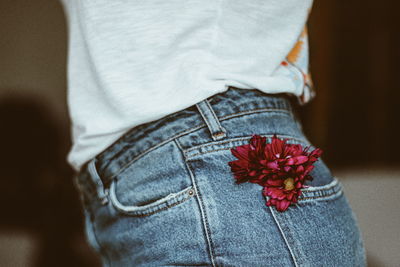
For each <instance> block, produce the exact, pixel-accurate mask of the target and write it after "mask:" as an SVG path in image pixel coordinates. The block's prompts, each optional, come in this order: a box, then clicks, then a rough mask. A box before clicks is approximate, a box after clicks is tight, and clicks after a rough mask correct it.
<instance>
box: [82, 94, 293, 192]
mask: <svg viewBox="0 0 400 267" xmlns="http://www.w3.org/2000/svg"><path fill="white" fill-rule="evenodd" d="M291 101H294V100H292V99H291V98H290V96H289V95H287V94H266V93H264V92H261V91H259V90H258V89H239V88H235V87H229V88H228V90H227V91H225V92H222V93H219V94H216V95H213V96H211V97H209V98H207V99H204V100H203V101H201V102H199V103H197V104H196V105H193V106H190V107H188V108H186V109H183V110H180V111H178V112H175V113H172V114H170V115H168V116H166V117H163V118H161V119H158V120H155V121H151V122H148V123H145V124H141V125H138V126H136V127H133V128H132V129H131V130H129V131H128V132H127V133H125V134H124V135H123V136H122V137H121V138H119V139H118V140H117V141H115V142H114V143H113V144H112V145H110V146H109V147H108V148H106V149H105V150H104V151H103V152H101V153H100V154H98V155H97V156H96V157H95V158H94V159H92V160H91V161H89V162H88V163H86V164H85V165H84V166H83V168H82V170H85V169H86V168H88V165H91V166H94V168H95V169H96V172H97V173H99V174H101V175H100V177H99V178H100V179H101V181H102V183H103V185H104V186H105V187H107V186H108V185H109V183H110V182H111V180H112V179H113V177H114V176H115V175H116V173H118V172H120V171H122V170H121V169H122V168H123V166H127V165H128V164H129V163H130V162H132V161H134V160H135V158H137V157H139V156H140V155H142V154H144V153H146V152H148V151H151V150H152V149H153V148H154V147H155V146H157V145H159V144H161V143H165V142H167V141H170V140H172V139H174V138H177V137H180V136H183V135H185V134H189V133H191V132H193V131H196V130H198V129H200V128H203V127H207V128H208V130H209V137H210V141H211V140H214V141H215V140H219V139H222V138H225V137H226V136H227V133H226V130H225V129H224V128H223V127H222V126H221V123H220V121H222V120H225V119H229V118H230V117H233V116H238V114H239V115H241V114H243V115H244V114H246V113H254V112H265V111H270V110H282V111H287V112H290V113H291V112H292V111H293V110H292V106H293V104H292V103H291ZM177 121H179V123H174V122H177ZM228 134H229V133H228ZM139 142H140V145H139ZM133 144H135V147H134V148H132V145H133ZM128 150H129V151H128ZM89 167H90V166H89ZM92 168H93V167H92Z"/></svg>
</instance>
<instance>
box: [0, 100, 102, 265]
mask: <svg viewBox="0 0 400 267" xmlns="http://www.w3.org/2000/svg"><path fill="white" fill-rule="evenodd" d="M50 115H51V114H50V113H49V110H47V109H46V108H45V104H44V103H41V101H39V100H37V99H36V100H34V99H31V98H21V96H18V97H4V98H2V99H1V100H0V121H1V123H2V127H1V128H2V131H1V132H0V147H1V153H0V162H1V165H2V168H1V171H0V179H1V183H2V185H1V186H0V203H1V204H0V205H1V211H2V216H1V220H0V231H1V232H6V233H7V232H15V231H17V232H18V231H23V232H28V233H30V234H32V235H34V236H35V237H37V239H38V240H37V242H36V243H37V244H38V247H37V248H35V251H37V254H36V255H35V256H34V264H33V266H98V265H99V264H98V263H97V262H96V259H95V258H94V257H93V254H91V251H90V250H87V251H88V253H82V247H81V246H82V244H80V245H79V246H77V244H76V240H81V238H80V237H82V235H83V231H82V229H83V227H82V226H83V223H82V214H81V208H80V203H79V197H78V195H77V192H76V189H75V187H74V186H73V183H72V175H73V172H72V170H71V169H70V168H69V166H68V164H67V163H66V161H65V156H66V151H67V149H68V147H69V136H68V134H63V135H62V136H61V135H60V133H59V132H60V131H59V130H58V128H57V126H56V125H57V123H56V122H55V121H54V120H53V119H52V118H51V116H50ZM15 257H18V255H15Z"/></svg>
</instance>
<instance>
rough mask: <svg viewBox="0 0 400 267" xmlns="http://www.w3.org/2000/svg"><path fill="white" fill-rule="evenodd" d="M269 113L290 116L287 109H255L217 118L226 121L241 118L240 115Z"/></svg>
mask: <svg viewBox="0 0 400 267" xmlns="http://www.w3.org/2000/svg"><path fill="white" fill-rule="evenodd" d="M271 111H272V112H281V113H285V114H290V111H289V110H287V109H277V108H255V109H251V110H245V111H239V112H235V113H231V114H229V115H225V116H221V117H219V119H220V120H226V119H231V118H235V117H239V116H242V115H249V114H253V113H262V112H271Z"/></svg>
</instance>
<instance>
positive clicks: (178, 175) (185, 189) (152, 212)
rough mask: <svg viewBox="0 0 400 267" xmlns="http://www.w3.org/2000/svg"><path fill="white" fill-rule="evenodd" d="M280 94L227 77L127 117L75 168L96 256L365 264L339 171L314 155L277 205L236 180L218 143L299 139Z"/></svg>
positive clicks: (141, 261)
mask: <svg viewBox="0 0 400 267" xmlns="http://www.w3.org/2000/svg"><path fill="white" fill-rule="evenodd" d="M294 114H295V113H294V111H293V106H292V105H291V102H290V100H289V98H288V97H287V96H284V95H268V94H265V93H262V92H261V91H258V90H255V89H253V90H248V89H238V88H234V87H230V88H229V89H228V90H227V91H226V92H223V93H220V94H217V95H214V96H212V97H210V98H208V99H205V100H203V101H201V102H200V103H198V104H197V105H193V106H191V107H189V108H187V109H184V110H181V111H179V112H176V113H173V114H170V115H169V116H167V117H164V118H162V119H160V120H156V121H153V122H149V123H146V124H142V125H140V126H137V127H134V128H133V129H131V130H130V131H129V132H128V133H126V134H125V135H124V136H123V137H121V138H120V139H119V140H117V141H116V142H115V143H114V144H113V145H111V146H110V147H108V148H107V149H106V150H105V151H103V152H102V153H100V154H99V155H97V156H96V157H95V158H94V159H92V160H91V161H90V162H88V163H87V164H85V165H84V167H83V168H82V170H81V172H80V173H79V174H78V175H77V177H76V184H77V187H78V188H79V191H80V193H81V198H82V201H83V207H84V212H85V218H86V230H87V238H88V241H89V243H90V244H91V246H92V247H93V248H94V249H95V250H96V251H97V252H98V253H99V255H100V256H101V257H102V260H103V265H104V266H341V267H346V266H366V257H365V250H364V246H363V241H362V237H361V233H360V230H359V228H358V224H357V220H356V217H355V214H354V213H353V211H352V210H351V208H350V206H349V203H348V200H347V198H346V196H345V195H344V194H343V186H342V184H341V182H340V180H339V179H338V178H337V177H335V176H333V175H332V174H331V172H330V170H329V168H328V167H327V166H326V164H325V163H324V162H323V161H322V159H320V160H318V161H317V162H316V164H315V169H314V170H313V171H312V172H311V175H312V176H313V178H314V179H313V180H312V181H307V182H306V185H310V187H309V188H307V189H303V194H302V195H301V197H300V198H299V201H298V203H297V204H294V205H292V206H290V207H289V209H288V210H286V211H285V212H278V211H276V209H275V207H267V206H266V205H265V202H266V199H265V197H263V196H262V187H261V186H259V185H257V184H252V183H243V184H236V183H235V179H234V177H233V174H232V173H231V170H230V167H229V166H228V162H229V161H232V160H235V159H236V158H235V157H234V156H233V155H232V154H231V151H230V149H231V148H233V147H236V146H240V145H244V144H247V143H248V141H249V140H250V138H251V136H252V135H253V134H259V135H262V136H266V137H268V138H267V142H270V141H271V139H270V137H272V136H273V135H274V134H277V135H278V137H281V138H288V139H289V142H288V143H296V144H302V145H303V146H307V145H311V144H310V142H309V141H308V140H307V138H306V137H305V136H304V134H303V132H302V130H301V125H300V123H299V121H298V119H297V118H296V116H295V115H294Z"/></svg>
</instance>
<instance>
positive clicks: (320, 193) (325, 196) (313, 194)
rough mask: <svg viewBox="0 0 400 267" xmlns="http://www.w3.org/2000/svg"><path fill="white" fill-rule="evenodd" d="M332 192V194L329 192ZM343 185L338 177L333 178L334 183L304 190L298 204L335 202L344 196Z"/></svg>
mask: <svg viewBox="0 0 400 267" xmlns="http://www.w3.org/2000/svg"><path fill="white" fill-rule="evenodd" d="M327 191H331V192H327ZM342 193H343V185H342V183H341V182H340V181H339V180H338V178H337V177H335V176H333V181H332V182H330V183H329V184H326V185H322V186H310V187H308V188H306V189H303V190H302V194H301V196H299V198H298V201H297V202H298V203H308V202H313V201H319V200H321V201H323V200H333V199H336V198H337V197H339V196H340V195H342Z"/></svg>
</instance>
